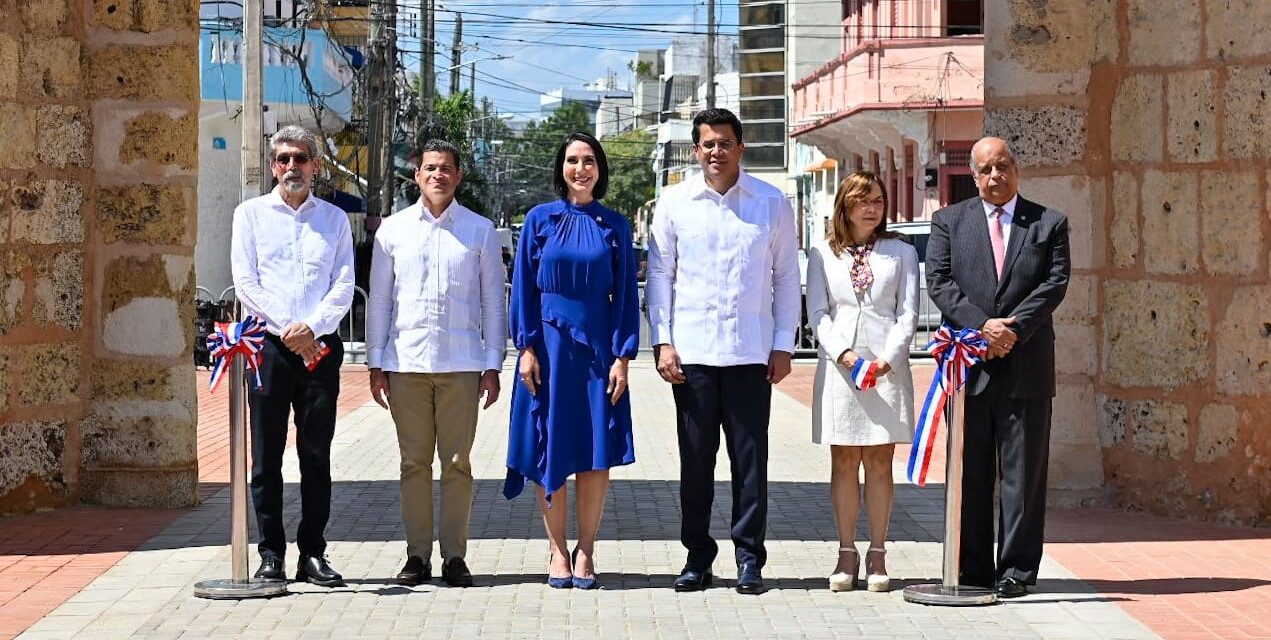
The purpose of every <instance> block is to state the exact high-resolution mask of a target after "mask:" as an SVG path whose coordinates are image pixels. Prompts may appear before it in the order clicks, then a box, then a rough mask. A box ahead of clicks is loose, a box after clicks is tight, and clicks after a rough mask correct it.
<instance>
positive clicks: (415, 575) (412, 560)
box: [396, 556, 432, 587]
mask: <svg viewBox="0 0 1271 640" xmlns="http://www.w3.org/2000/svg"><path fill="white" fill-rule="evenodd" d="M396 580H397V584H400V585H402V586H403V587H414V586H416V585H420V584H423V583H425V582H428V581H429V580H432V565H430V564H428V563H426V562H424V559H423V558H421V557H419V556H411V557H409V558H406V565H405V566H403V567H402V570H401V571H398V572H397V578H396Z"/></svg>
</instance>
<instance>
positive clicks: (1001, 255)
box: [989, 207, 1006, 280]
mask: <svg viewBox="0 0 1271 640" xmlns="http://www.w3.org/2000/svg"><path fill="white" fill-rule="evenodd" d="M1005 213H1006V212H1005V211H1003V210H1002V208H1001V207H998V208H996V209H994V210H993V221H992V222H990V223H989V242H991V243H993V266H995V267H997V279H998V280H1001V279H1002V265H1003V264H1005V263H1006V238H1004V237H1003V236H1002V216H1003V215H1004V214H1005Z"/></svg>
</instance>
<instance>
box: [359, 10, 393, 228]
mask: <svg viewBox="0 0 1271 640" xmlns="http://www.w3.org/2000/svg"><path fill="white" fill-rule="evenodd" d="M371 11H372V12H373V13H372V18H371V41H370V56H369V61H368V65H369V68H368V69H367V88H366V107H367V113H368V118H367V148H368V151H369V153H368V154H367V155H368V156H369V159H370V162H369V163H368V164H369V166H368V167H367V172H366V184H367V189H366V213H367V214H368V215H380V216H386V215H389V214H391V213H392V209H393V191H394V189H393V187H394V186H395V185H394V184H393V154H392V149H393V129H394V123H395V121H396V120H397V118H396V114H397V91H396V86H395V85H396V82H395V78H396V73H395V71H396V67H397V64H396V62H397V5H396V4H395V3H392V2H377V3H375V4H373V5H371Z"/></svg>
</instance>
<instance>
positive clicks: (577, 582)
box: [569, 547, 600, 589]
mask: <svg viewBox="0 0 1271 640" xmlns="http://www.w3.org/2000/svg"><path fill="white" fill-rule="evenodd" d="M575 564H578V547H574V552H573V553H571V554H569V570H570V571H573V570H574V565H575ZM573 582H574V588H575V589H595V588H597V587H599V586H600V585H599V584H597V583H596V578H595V577H591V578H579V577H578V576H574V580H573Z"/></svg>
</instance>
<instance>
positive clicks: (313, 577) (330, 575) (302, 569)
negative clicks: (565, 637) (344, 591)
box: [296, 556, 344, 587]
mask: <svg viewBox="0 0 1271 640" xmlns="http://www.w3.org/2000/svg"><path fill="white" fill-rule="evenodd" d="M296 582H311V583H313V584H316V585H318V586H320V587H343V586H344V576H342V575H340V572H339V571H336V570H335V569H332V568H331V565H329V564H327V559H326V557H324V556H301V557H300V565H299V566H297V567H296Z"/></svg>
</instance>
